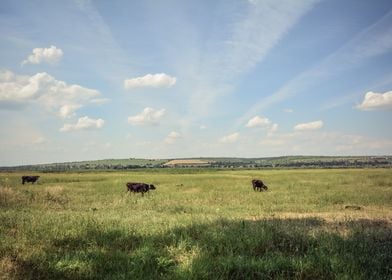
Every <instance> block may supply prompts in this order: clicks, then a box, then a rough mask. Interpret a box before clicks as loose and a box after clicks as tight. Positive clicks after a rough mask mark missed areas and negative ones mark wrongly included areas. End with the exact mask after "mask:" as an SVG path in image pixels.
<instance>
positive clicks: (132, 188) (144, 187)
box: [127, 182, 156, 196]
mask: <svg viewBox="0 0 392 280" xmlns="http://www.w3.org/2000/svg"><path fill="white" fill-rule="evenodd" d="M155 189H156V188H155V186H154V185H151V184H145V183H132V182H128V183H127V192H134V193H139V192H140V193H141V194H142V196H144V193H146V192H149V191H150V190H155Z"/></svg>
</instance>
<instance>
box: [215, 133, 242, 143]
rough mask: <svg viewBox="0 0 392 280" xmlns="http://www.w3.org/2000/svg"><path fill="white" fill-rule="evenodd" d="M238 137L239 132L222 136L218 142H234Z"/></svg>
mask: <svg viewBox="0 0 392 280" xmlns="http://www.w3.org/2000/svg"><path fill="white" fill-rule="evenodd" d="M239 139H240V134H239V133H238V132H235V133H232V134H229V135H226V136H223V137H222V138H221V139H220V140H219V142H221V143H230V144H232V143H235V142H237V141H238V140H239Z"/></svg>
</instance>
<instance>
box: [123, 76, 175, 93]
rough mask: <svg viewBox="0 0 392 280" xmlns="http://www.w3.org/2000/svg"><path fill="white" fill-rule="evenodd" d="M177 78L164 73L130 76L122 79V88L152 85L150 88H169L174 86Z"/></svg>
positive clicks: (129, 88)
mask: <svg viewBox="0 0 392 280" xmlns="http://www.w3.org/2000/svg"><path fill="white" fill-rule="evenodd" d="M176 81H177V79H176V78H175V77H171V76H169V75H167V74H165V73H159V74H147V75H145V76H143V77H137V78H131V79H126V80H124V88H125V89H128V90H131V89H135V88H143V87H152V88H162V87H166V88H169V87H171V86H174V84H175V83H176Z"/></svg>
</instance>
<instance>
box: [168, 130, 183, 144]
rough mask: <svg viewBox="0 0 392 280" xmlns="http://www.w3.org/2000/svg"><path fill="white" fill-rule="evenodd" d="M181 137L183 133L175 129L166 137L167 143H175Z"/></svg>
mask: <svg viewBox="0 0 392 280" xmlns="http://www.w3.org/2000/svg"><path fill="white" fill-rule="evenodd" d="M179 138H181V134H180V133H178V132H175V131H172V132H170V133H169V135H168V136H167V137H166V139H165V143H166V144H174V143H175V142H176V141H177V140H178V139H179Z"/></svg>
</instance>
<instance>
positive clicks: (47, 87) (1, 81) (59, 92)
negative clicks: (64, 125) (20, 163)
mask: <svg viewBox="0 0 392 280" xmlns="http://www.w3.org/2000/svg"><path fill="white" fill-rule="evenodd" d="M99 97H101V93H100V92H99V91H97V90H94V89H89V88H85V87H82V86H80V85H76V84H74V85H68V84H67V83H66V82H64V81H60V80H56V79H55V78H54V77H52V76H51V75H49V74H48V73H45V72H43V73H37V74H35V75H33V76H22V75H16V74H14V73H13V72H11V71H2V72H0V108H7V107H9V108H22V106H19V107H16V106H13V105H16V104H20V105H25V104H28V103H30V102H35V103H38V104H40V105H42V106H44V107H45V108H46V109H48V110H50V111H57V113H56V114H57V115H58V116H60V117H64V118H65V117H70V116H72V115H74V113H75V111H76V110H77V109H78V108H80V107H82V106H83V105H84V104H89V103H91V104H95V103H96V100H99Z"/></svg>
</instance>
